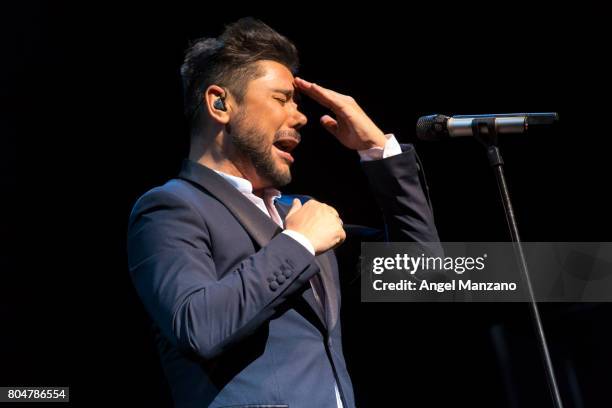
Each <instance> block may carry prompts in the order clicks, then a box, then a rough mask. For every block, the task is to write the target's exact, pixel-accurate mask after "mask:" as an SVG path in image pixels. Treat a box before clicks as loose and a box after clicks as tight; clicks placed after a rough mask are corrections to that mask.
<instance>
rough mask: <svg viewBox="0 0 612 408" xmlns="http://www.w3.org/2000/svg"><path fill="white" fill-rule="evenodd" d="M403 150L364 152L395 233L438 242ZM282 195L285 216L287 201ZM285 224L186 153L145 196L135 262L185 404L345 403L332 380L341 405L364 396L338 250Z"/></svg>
mask: <svg viewBox="0 0 612 408" xmlns="http://www.w3.org/2000/svg"><path fill="white" fill-rule="evenodd" d="M402 149H403V153H401V154H399V155H396V156H393V157H389V158H386V159H382V160H376V161H369V162H363V163H362V168H363V170H364V171H365V174H366V176H367V178H368V179H369V184H370V188H371V189H372V191H373V192H374V194H375V197H376V199H377V201H378V203H379V205H380V207H381V209H382V211H383V214H384V219H385V225H386V229H385V235H386V238H387V239H388V240H391V241H420V242H436V241H438V235H437V231H436V228H435V226H434V222H433V217H432V213H431V210H430V207H429V205H428V202H427V200H426V198H425V195H424V193H423V190H422V188H421V183H420V178H419V174H418V164H417V161H416V153H415V151H414V148H413V147H412V145H402ZM276 206H277V209H278V211H279V214H280V215H281V217H282V218H283V219H284V217H285V214H286V213H287V211H288V209H289V205H288V204H283V203H282V202H279V201H277V202H276ZM281 231H282V230H281V228H280V227H278V226H277V225H276V224H275V223H274V222H273V221H272V220H271V219H270V218H269V217H267V216H266V215H265V214H264V213H263V212H262V211H261V210H260V209H259V208H257V207H256V206H255V205H254V204H253V203H251V202H250V201H249V200H248V199H247V198H246V197H244V196H243V195H242V194H241V193H240V192H239V191H238V190H237V189H236V188H234V187H233V186H231V185H230V184H229V183H228V182H227V181H226V180H225V179H223V178H222V177H221V176H219V175H218V174H216V173H215V172H214V171H212V170H210V169H208V168H206V167H204V166H202V165H200V164H198V163H195V162H192V161H188V160H186V161H185V162H184V164H183V168H182V170H181V173H180V175H179V177H178V178H176V179H173V180H170V181H169V182H167V183H166V184H164V185H163V186H160V187H157V188H154V189H152V190H150V191H148V192H147V193H145V194H144V195H143V196H142V197H141V198H140V199H139V200H138V201H137V202H136V204H135V206H134V209H133V211H132V213H131V216H130V220H129V230H128V260H129V270H130V274H131V277H132V280H133V282H134V285H135V287H136V290H137V293H138V295H139V296H140V298H141V300H142V302H143V304H144V306H145V309H146V310H147V312H148V314H149V315H150V317H151V319H152V322H153V326H154V330H155V336H156V342H157V344H158V348H159V352H160V356H161V361H162V366H163V368H164V372H165V375H166V377H167V379H168V383H169V385H170V388H171V391H172V396H173V400H174V402H175V405H176V406H177V407H181V408H183V407H184V408H186V407H198V408H202V407H264V406H265V407H291V408H301V407H309V408H310V407H317V408H336V406H337V404H336V399H335V398H336V397H335V392H334V388H333V386H334V381H335V382H336V383H337V384H338V388H339V391H340V394H341V398H342V401H343V404H344V406H345V407H346V408H352V407H354V406H355V402H354V395H353V389H352V385H351V380H350V377H349V374H348V372H347V369H346V365H345V361H344V356H343V352H342V336H341V328H340V321H339V314H340V284H339V271H338V263H337V260H336V256H335V254H334V251H328V252H326V253H324V254H322V255H319V256H317V257H315V256H313V255H312V254H311V253H310V252H308V251H307V250H306V249H305V248H304V247H303V246H302V245H300V244H299V243H298V242H296V241H295V240H293V239H292V238H291V237H289V236H287V235H285V234H280V232H281ZM347 239H351V238H350V236H349V238H347ZM355 262H357V260H355ZM312 277H315V279H320V283H321V285H322V287H323V289H324V294H325V295H324V300H323V302H322V303H323V304H324V307H323V308H322V307H321V306H320V304H319V303H317V302H316V300H315V297H314V294H313V291H312V289H311V285H310V284H309V279H310V278H312Z"/></svg>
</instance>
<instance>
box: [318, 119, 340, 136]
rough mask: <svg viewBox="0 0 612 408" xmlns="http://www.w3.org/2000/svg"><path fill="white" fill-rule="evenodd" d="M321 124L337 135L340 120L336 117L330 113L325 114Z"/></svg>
mask: <svg viewBox="0 0 612 408" xmlns="http://www.w3.org/2000/svg"><path fill="white" fill-rule="evenodd" d="M321 125H322V126H323V127H324V128H325V129H326V130H327V131H328V132H329V133H331V134H332V135H334V136H336V132H337V131H338V122H337V121H336V119H334V118H332V117H331V116H329V115H323V116H322V117H321Z"/></svg>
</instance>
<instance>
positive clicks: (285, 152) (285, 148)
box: [274, 137, 300, 163]
mask: <svg viewBox="0 0 612 408" xmlns="http://www.w3.org/2000/svg"><path fill="white" fill-rule="evenodd" d="M298 143H300V142H299V140H297V139H295V138H293V137H284V138H281V139H279V140H277V141H276V142H274V147H275V148H276V149H277V150H278V151H279V154H280V156H281V157H283V158H285V159H286V160H288V161H289V162H291V163H293V156H292V155H291V151H293V149H295V148H296V147H297V145H298Z"/></svg>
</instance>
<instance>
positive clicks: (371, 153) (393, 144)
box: [357, 133, 402, 161]
mask: <svg viewBox="0 0 612 408" xmlns="http://www.w3.org/2000/svg"><path fill="white" fill-rule="evenodd" d="M385 137H386V138H387V141H386V142H385V147H384V148H382V147H378V146H376V147H372V148H370V149H366V150H358V151H357V152H358V153H359V157H361V161H372V160H380V159H386V158H387V157H391V156H395V155H397V154H400V153H402V148H401V147H400V145H399V143H398V141H397V139H396V138H395V136H394V135H393V134H392V133H389V134H388V135H385Z"/></svg>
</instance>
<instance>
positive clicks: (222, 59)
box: [181, 17, 299, 118]
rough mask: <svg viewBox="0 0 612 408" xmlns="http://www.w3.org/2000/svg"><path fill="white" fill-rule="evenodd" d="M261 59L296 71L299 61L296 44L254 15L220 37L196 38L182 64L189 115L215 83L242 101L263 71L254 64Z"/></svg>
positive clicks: (229, 26) (226, 28) (192, 113)
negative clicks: (251, 82) (249, 84)
mask: <svg viewBox="0 0 612 408" xmlns="http://www.w3.org/2000/svg"><path fill="white" fill-rule="evenodd" d="M261 60H272V61H276V62H278V63H280V64H283V65H284V66H286V67H287V68H288V69H289V70H290V71H291V72H292V73H293V74H295V73H296V72H297V69H298V65H299V60H298V53H297V49H296V47H295V45H294V44H293V43H292V42H291V41H289V40H288V39H287V38H286V37H284V36H282V35H281V34H279V33H277V32H276V31H274V30H273V29H272V28H270V27H269V26H268V25H266V24H265V23H263V22H262V21H259V20H257V19H254V18H252V17H245V18H242V19H240V20H238V21H236V22H234V23H232V24H229V25H227V26H226V27H225V30H224V31H223V33H222V34H221V35H220V36H219V37H218V38H200V39H198V40H196V41H195V42H193V43H192V44H191V46H190V47H189V49H187V51H186V54H185V61H184V62H183V65H182V66H181V77H182V79H183V92H184V98H185V114H186V115H187V117H188V118H190V117H192V116H193V115H194V114H195V113H196V110H198V107H199V106H200V103H201V98H202V93H203V92H204V91H205V90H206V88H208V87H209V86H210V85H213V84H216V85H219V86H222V87H225V88H227V89H229V91H230V92H231V93H232V95H233V96H234V97H235V98H236V100H237V101H238V103H240V102H242V100H243V98H244V95H245V93H246V86H247V84H248V82H249V81H251V80H253V79H256V78H258V77H259V76H261V75H263V73H262V72H260V70H259V69H258V67H257V65H256V64H255V62H257V61H261Z"/></svg>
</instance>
